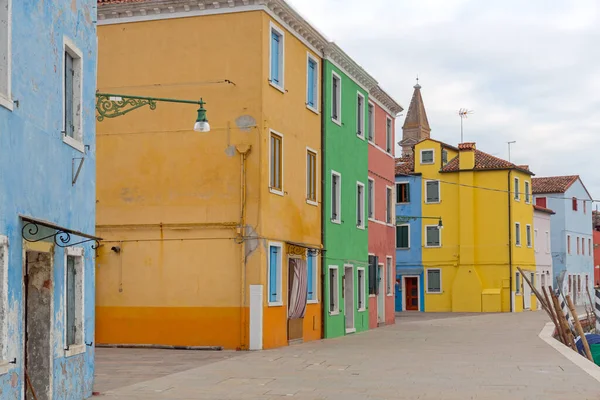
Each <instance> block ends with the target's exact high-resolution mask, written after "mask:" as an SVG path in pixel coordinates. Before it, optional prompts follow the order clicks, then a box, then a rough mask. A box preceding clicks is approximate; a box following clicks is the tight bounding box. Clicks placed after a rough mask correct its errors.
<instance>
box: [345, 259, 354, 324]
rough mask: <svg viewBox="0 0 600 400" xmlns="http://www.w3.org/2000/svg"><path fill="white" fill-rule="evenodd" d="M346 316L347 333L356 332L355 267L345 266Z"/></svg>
mask: <svg viewBox="0 0 600 400" xmlns="http://www.w3.org/2000/svg"><path fill="white" fill-rule="evenodd" d="M343 282H344V291H343V293H344V316H345V317H346V333H352V332H356V327H355V326H354V267H353V266H352V265H346V266H344V281H343Z"/></svg>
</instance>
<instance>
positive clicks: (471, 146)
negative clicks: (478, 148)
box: [458, 142, 475, 150]
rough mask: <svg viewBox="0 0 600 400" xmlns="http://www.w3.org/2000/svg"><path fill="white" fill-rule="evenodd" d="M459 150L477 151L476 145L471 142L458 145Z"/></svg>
mask: <svg viewBox="0 0 600 400" xmlns="http://www.w3.org/2000/svg"><path fill="white" fill-rule="evenodd" d="M458 149H459V150H475V143H472V142H469V143H459V144H458Z"/></svg>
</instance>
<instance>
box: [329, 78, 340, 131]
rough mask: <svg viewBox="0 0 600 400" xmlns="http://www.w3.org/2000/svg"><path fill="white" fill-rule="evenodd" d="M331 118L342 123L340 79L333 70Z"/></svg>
mask: <svg viewBox="0 0 600 400" xmlns="http://www.w3.org/2000/svg"><path fill="white" fill-rule="evenodd" d="M331 97H332V99H331V119H332V120H333V121H334V122H335V123H337V124H338V125H341V124H342V80H341V78H340V77H339V75H337V74H336V73H335V72H334V73H333V75H332V77H331Z"/></svg>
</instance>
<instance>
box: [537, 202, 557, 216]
mask: <svg viewBox="0 0 600 400" xmlns="http://www.w3.org/2000/svg"><path fill="white" fill-rule="evenodd" d="M533 209H534V210H537V211H541V212H545V213H548V214H556V213H555V212H554V211H552V210H551V209H549V208H546V207H540V206H538V205H537V204H534V205H533Z"/></svg>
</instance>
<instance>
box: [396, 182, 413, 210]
mask: <svg viewBox="0 0 600 400" xmlns="http://www.w3.org/2000/svg"><path fill="white" fill-rule="evenodd" d="M399 185H406V186H407V187H408V196H407V197H408V201H400V202H399V201H398V194H399V193H400V191H398V186H399ZM409 203H410V182H408V181H401V182H396V204H409Z"/></svg>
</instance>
